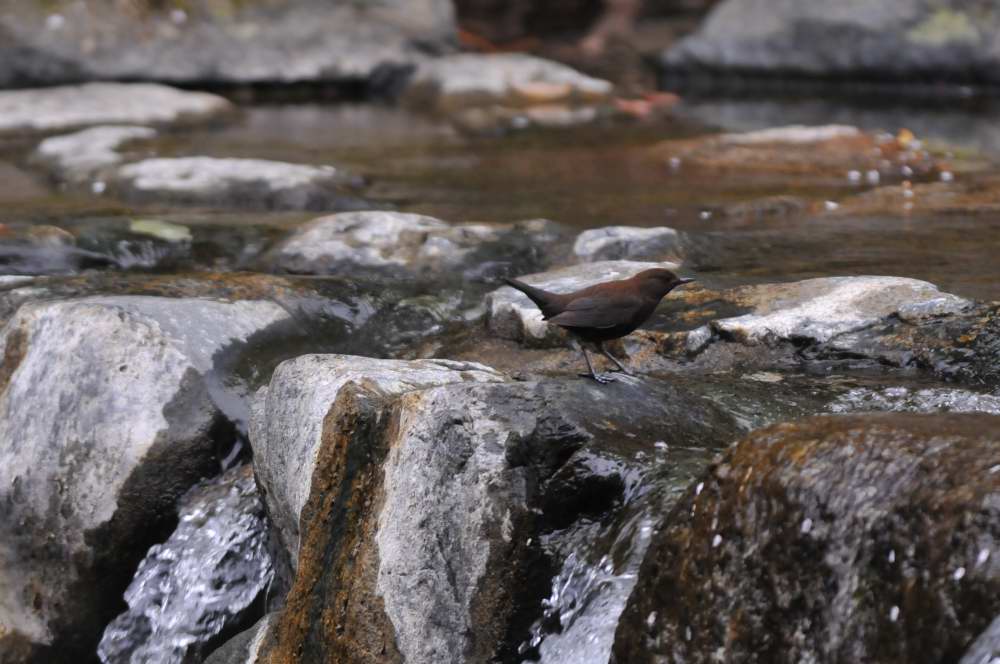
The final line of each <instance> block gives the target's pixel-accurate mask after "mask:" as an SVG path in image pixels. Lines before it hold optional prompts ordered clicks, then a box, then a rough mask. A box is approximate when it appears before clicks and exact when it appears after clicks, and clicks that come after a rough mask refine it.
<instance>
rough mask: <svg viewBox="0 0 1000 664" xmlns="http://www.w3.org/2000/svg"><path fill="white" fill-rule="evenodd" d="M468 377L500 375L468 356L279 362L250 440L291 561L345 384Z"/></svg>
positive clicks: (397, 384)
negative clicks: (329, 421)
mask: <svg viewBox="0 0 1000 664" xmlns="http://www.w3.org/2000/svg"><path fill="white" fill-rule="evenodd" d="M466 380H472V381H500V380H503V376H502V375H501V374H499V373H497V372H495V371H493V370H492V369H490V368H489V367H486V366H484V365H481V364H475V363H471V362H451V361H448V360H417V361H414V362H403V361H397V360H378V359H373V358H362V357H356V356H351V355H304V356H301V357H297V358H295V359H293V360H288V361H286V362H282V363H281V364H280V365H278V368H277V369H275V371H274V374H273V375H272V377H271V382H270V384H269V386H268V387H267V388H263V389H262V390H261V391H260V392H259V393H258V395H257V398H256V400H255V401H254V406H253V408H254V410H253V415H252V420H251V430H250V442H251V445H252V446H253V450H254V459H255V464H254V465H255V469H256V474H257V479H258V481H259V482H260V485H261V487H262V488H263V490H264V494H265V502H266V504H267V507H268V514H269V515H270V517H271V521H272V523H273V524H274V526H275V528H276V530H277V534H278V537H279V539H280V541H281V542H282V544H283V545H284V546H285V548H286V550H287V552H288V554H289V556H290V560H291V563H292V565H293V566H294V565H296V564H297V560H298V555H299V547H300V544H299V525H300V520H301V513H302V509H303V508H304V506H305V504H306V501H307V499H308V497H309V494H310V491H311V482H312V477H313V475H314V470H315V468H316V464H317V456H318V454H319V453H320V449H321V447H322V445H323V436H324V435H326V434H324V420H323V418H324V416H325V415H326V414H327V411H328V410H329V409H330V407H331V405H332V404H333V403H334V401H335V400H336V398H337V395H338V393H339V392H340V391H341V389H343V387H344V385H346V384H348V383H351V382H359V381H360V382H363V383H364V384H368V385H371V386H373V387H374V388H376V389H377V390H378V391H379V392H381V393H385V394H400V393H403V392H408V391H412V390H416V389H419V388H425V387H430V386H433V385H441V384H446V383H450V382H462V381H466Z"/></svg>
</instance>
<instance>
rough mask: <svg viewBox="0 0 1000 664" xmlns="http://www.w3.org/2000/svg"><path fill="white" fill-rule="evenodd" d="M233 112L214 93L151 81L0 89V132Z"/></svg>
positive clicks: (186, 119)
mask: <svg viewBox="0 0 1000 664" xmlns="http://www.w3.org/2000/svg"><path fill="white" fill-rule="evenodd" d="M0 30H2V27H0ZM2 48H3V47H0V49H2ZM0 61H2V58H0ZM0 66H2V65H0ZM0 78H2V76H0ZM232 112H233V106H232V104H230V103H229V102H228V101H226V100H225V99H223V98H222V97H219V96H217V95H213V94H208V93H206V92H189V91H186V90H177V89H176V88H170V87H167V86H165V85H155V84H152V83H89V84H87V85H76V86H65V87H55V88H39V89H34V90H0V136H3V135H23V134H25V133H54V132H60V131H69V130H72V129H79V128H81V127H89V126H93V125H108V124H134V125H145V124H155V125H176V124H188V123H193V122H205V121H207V120H212V119H216V118H219V117H221V116H223V115H226V114H229V113H232Z"/></svg>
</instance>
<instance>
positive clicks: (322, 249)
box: [271, 211, 558, 281]
mask: <svg viewBox="0 0 1000 664" xmlns="http://www.w3.org/2000/svg"><path fill="white" fill-rule="evenodd" d="M551 226H552V224H551V223H550V222H546V221H544V220H535V221H529V222H523V223H520V224H515V225H513V226H510V225H508V226H496V225H487V224H454V225H453V224H448V223H446V222H444V221H441V220H440V219H434V218H432V217H426V216H423V215H418V214H407V213H401V212H378V211H365V212H345V213H341V214H335V215H331V216H328V217H320V218H319V219H315V220H313V221H311V222H309V223H308V224H306V225H304V226H303V227H301V228H300V229H299V230H297V231H296V232H295V234H294V235H292V236H291V237H290V238H288V239H287V240H285V241H284V242H282V243H281V244H280V245H279V246H278V247H277V248H276V249H275V250H274V251H273V252H272V255H271V264H272V265H273V266H274V267H276V268H278V269H280V270H284V271H287V272H294V273H301V274H350V275H356V274H358V273H359V272H361V273H364V272H368V273H370V274H382V275H388V276H412V275H425V276H426V275H431V276H437V277H442V276H444V277H447V276H448V275H449V273H456V274H455V276H458V275H461V276H462V277H463V279H465V280H470V281H491V280H496V279H498V278H499V276H500V274H505V273H509V272H510V271H511V268H516V267H527V266H532V265H538V264H539V263H540V262H541V261H543V260H544V258H545V256H544V252H543V251H542V249H543V248H544V247H545V246H546V245H548V244H551V242H552V239H554V238H553V237H548V236H552V235H553V232H554V229H552V228H551ZM555 233H556V234H557V233H558V231H555ZM497 273H500V274H497Z"/></svg>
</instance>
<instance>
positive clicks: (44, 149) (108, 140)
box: [33, 125, 156, 184]
mask: <svg viewBox="0 0 1000 664" xmlns="http://www.w3.org/2000/svg"><path fill="white" fill-rule="evenodd" d="M155 136H156V130H155V129H152V128H150V127H133V126H127V125H117V126H115V125H111V126H102V127H92V128H90V129H84V130H82V131H78V132H74V133H72V134H64V135H62V136H52V137H50V138H46V139H45V140H44V141H42V142H41V143H39V144H38V147H37V148H36V149H35V154H34V155H33V158H34V160H35V161H36V162H38V163H40V164H42V165H43V166H46V167H47V168H49V169H50V170H52V171H53V173H54V175H55V176H56V177H57V178H58V179H60V180H65V181H68V182H72V183H75V184H81V183H83V182H86V181H88V180H89V179H90V178H91V177H92V176H93V175H95V174H97V173H98V172H100V171H102V170H104V169H107V168H111V167H112V166H117V165H118V164H120V163H121V162H122V161H123V160H124V158H125V157H124V155H123V154H122V153H121V148H123V147H124V146H125V145H127V144H128V143H130V142H133V141H139V140H143V139H151V138H154V137H155Z"/></svg>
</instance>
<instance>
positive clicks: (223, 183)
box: [109, 157, 370, 210]
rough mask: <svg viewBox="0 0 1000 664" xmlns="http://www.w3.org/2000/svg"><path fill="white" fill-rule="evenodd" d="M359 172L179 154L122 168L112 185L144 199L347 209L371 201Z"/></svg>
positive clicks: (115, 189)
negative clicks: (361, 193)
mask: <svg viewBox="0 0 1000 664" xmlns="http://www.w3.org/2000/svg"><path fill="white" fill-rule="evenodd" d="M360 185H361V182H360V180H358V178H356V177H355V176H352V175H350V174H348V173H345V172H343V171H341V170H340V169H337V168H334V167H333V166H309V165H305V164H290V163H285V162H279V161H267V160H264V159H223V158H214V157H178V158H159V159H146V160H143V161H138V162H135V163H132V164H127V165H125V166H122V167H121V168H119V169H118V170H117V171H116V172H115V173H114V175H113V176H112V179H111V182H109V187H110V190H111V191H113V192H115V193H117V194H118V195H120V196H121V197H123V198H124V199H126V200H130V201H135V202H139V203H148V202H152V203H164V204H172V205H201V206H213V207H232V208H241V209H246V208H250V209H263V210H344V209H357V208H363V207H369V206H370V204H368V203H366V202H365V201H363V200H362V199H360V198H358V197H357V195H356V192H355V190H356V189H357V188H358V187H359V186H360Z"/></svg>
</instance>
